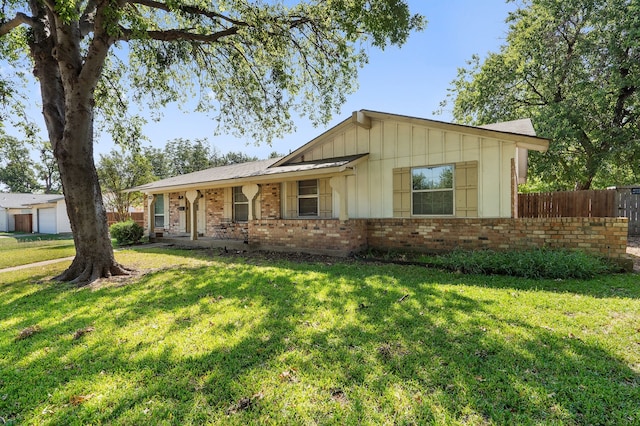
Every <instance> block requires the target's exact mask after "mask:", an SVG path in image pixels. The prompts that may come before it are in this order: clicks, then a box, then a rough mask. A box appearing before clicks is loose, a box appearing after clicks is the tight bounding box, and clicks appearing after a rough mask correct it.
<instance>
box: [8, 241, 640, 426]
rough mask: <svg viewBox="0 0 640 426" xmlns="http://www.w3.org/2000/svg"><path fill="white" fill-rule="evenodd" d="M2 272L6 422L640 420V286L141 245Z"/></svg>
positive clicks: (615, 280) (617, 280) (631, 280)
mask: <svg viewBox="0 0 640 426" xmlns="http://www.w3.org/2000/svg"><path fill="white" fill-rule="evenodd" d="M116 256H117V257H118V259H119V261H121V262H124V263H125V264H129V265H138V266H139V267H145V268H166V265H176V266H175V267H171V268H168V269H161V270H158V271H156V272H152V273H149V274H147V275H145V276H143V277H140V278H138V279H137V280H136V281H134V282H133V283H130V284H128V285H122V286H118V285H112V286H108V287H104V288H101V289H88V288H85V289H74V288H70V287H68V286H66V285H64V284H55V283H51V282H49V281H46V280H45V278H47V277H49V276H51V275H53V274H55V273H57V272H59V271H60V269H61V268H62V266H60V265H52V266H49V267H47V268H44V269H38V270H37V271H33V270H24V271H18V272H13V273H8V274H7V273H5V274H1V275H0V417H2V420H0V422H2V423H8V424H12V423H14V424H18V423H19V424H89V423H91V424H103V423H107V424H220V423H224V424H238V425H240V424H430V423H436V424H461V425H484V424H568V425H574V424H634V423H635V424H637V423H638V422H640V406H639V405H638V401H639V400H640V339H639V337H638V336H639V331H640V330H639V329H638V326H639V324H640V286H639V285H638V276H637V275H632V274H626V275H622V274H620V275H609V276H599V277H597V278H594V279H590V280H528V279H514V278H509V277H498V276H481V275H461V274H456V273H446V272H441V271H437V270H431V269H427V268H424V267H418V266H398V265H377V264H370V263H367V264H363V263H341V262H335V263H334V262H330V263H326V262H325V263H300V264H298V263H290V262H285V261H267V260H260V259H243V258H240V257H238V258H220V257H208V256H205V255H201V254H198V253H197V252H186V251H179V250H171V251H157V250H153V249H147V250H141V249H137V250H125V251H122V252H119V253H117V255H116Z"/></svg>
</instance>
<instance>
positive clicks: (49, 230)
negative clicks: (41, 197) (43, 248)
mask: <svg viewBox="0 0 640 426" xmlns="http://www.w3.org/2000/svg"><path fill="white" fill-rule="evenodd" d="M38 232H40V233H41V234H55V233H56V209H55V208H51V209H38Z"/></svg>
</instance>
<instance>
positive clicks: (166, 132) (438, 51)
mask: <svg viewBox="0 0 640 426" xmlns="http://www.w3.org/2000/svg"><path fill="white" fill-rule="evenodd" d="M409 4H410V8H411V9H412V12H414V13H420V14H422V15H424V16H425V17H426V18H427V20H428V24H427V27H426V29H425V30H424V31H422V32H420V33H414V34H412V35H411V37H410V38H409V40H408V42H407V43H406V44H405V45H404V46H403V47H401V48H395V47H390V48H387V49H385V50H384V51H380V50H378V49H373V48H371V49H370V50H369V63H368V64H367V65H366V66H365V67H364V68H363V69H361V70H360V75H359V89H358V90H357V92H355V93H354V94H352V95H350V96H349V98H348V101H347V103H346V104H345V105H344V106H343V107H342V110H341V113H340V114H337V115H336V116H335V117H334V119H333V120H332V122H330V123H328V124H327V125H326V126H321V127H317V128H314V127H313V126H311V125H310V123H309V122H308V121H307V120H306V119H304V118H300V119H298V120H297V121H296V127H297V131H296V132H295V133H294V134H291V135H288V136H286V137H284V138H282V139H278V140H275V141H274V142H273V144H272V145H271V146H266V145H263V146H258V147H256V146H255V145H253V144H252V143H251V142H250V141H244V140H237V139H234V138H233V137H230V136H216V137H214V136H213V132H214V127H215V123H214V121H213V120H212V119H211V118H209V116H207V115H206V114H199V113H193V112H185V111H182V110H179V109H178V108H176V107H171V108H169V109H167V110H165V111H164V116H163V118H162V119H161V120H160V121H159V122H156V121H152V120H149V123H148V124H147V125H146V127H145V129H144V130H145V134H146V135H147V136H148V137H149V138H150V140H151V144H152V145H153V146H156V147H162V146H164V144H165V143H166V142H167V141H168V140H171V139H175V138H180V137H182V138H186V139H191V140H193V139H196V138H207V139H208V140H209V141H210V142H211V145H212V146H215V147H216V148H217V149H218V150H219V151H221V152H222V153H226V152H229V151H243V152H245V153H247V154H250V155H255V156H258V157H259V158H266V157H267V156H268V155H269V153H270V152H272V151H277V152H279V153H288V152H289V151H290V150H294V149H296V148H297V147H299V146H301V145H303V144H304V143H306V142H308V141H309V140H311V139H313V138H314V137H315V136H317V135H319V134H320V133H322V132H324V131H325V130H326V129H328V128H330V127H332V126H333V125H335V124H337V123H339V122H340V121H342V120H344V119H345V118H347V117H349V116H350V115H351V112H352V111H355V110H359V109H370V110H375V111H383V112H390V113H396V114H404V115H410V116H415V117H423V118H433V119H436V120H441V121H451V115H450V114H449V113H448V112H446V111H445V113H444V114H441V115H434V114H433V112H434V111H435V110H437V109H438V108H439V104H440V102H441V101H442V100H443V99H445V97H446V94H447V88H448V87H450V82H451V81H452V80H453V79H454V78H455V77H456V73H457V69H458V68H459V67H463V66H465V61H467V60H468V59H469V58H470V57H471V55H473V54H478V55H480V56H481V57H484V56H485V55H486V54H487V53H488V52H495V51H497V50H498V49H499V47H500V45H501V44H503V43H504V39H505V36H506V32H507V25H506V24H505V19H506V17H507V14H508V12H509V11H511V10H514V9H515V5H514V3H506V2H505V0H447V1H442V0H409ZM36 93H37V92H36ZM34 102H36V101H34ZM40 104H41V102H40V99H37V105H34V113H36V114H37V113H38V111H39V110H40V106H39V105H40ZM43 136H44V133H43ZM112 148H113V144H112V143H111V141H110V139H109V138H108V135H102V136H101V137H100V138H99V139H98V140H97V143H96V146H95V155H96V160H97V157H98V155H99V154H103V153H106V152H108V151H109V150H110V149H112Z"/></svg>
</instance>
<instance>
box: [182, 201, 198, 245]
mask: <svg viewBox="0 0 640 426" xmlns="http://www.w3.org/2000/svg"><path fill="white" fill-rule="evenodd" d="M199 196H200V192H199V191H197V190H191V191H187V192H186V193H185V198H186V199H187V201H188V202H189V217H188V218H187V220H188V221H189V222H188V223H190V224H191V228H190V229H189V239H190V240H191V241H195V240H197V239H198V210H197V208H196V203H197V202H198V197H199Z"/></svg>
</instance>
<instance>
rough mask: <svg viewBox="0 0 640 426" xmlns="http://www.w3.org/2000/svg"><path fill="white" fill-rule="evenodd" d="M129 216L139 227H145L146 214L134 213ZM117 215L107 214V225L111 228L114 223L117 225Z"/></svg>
mask: <svg viewBox="0 0 640 426" xmlns="http://www.w3.org/2000/svg"><path fill="white" fill-rule="evenodd" d="M129 216H130V217H131V219H133V221H134V222H136V223H137V224H138V225H140V226H143V227H144V213H143V212H133V213H129ZM116 222H117V220H116V214H115V213H113V212H107V224H108V225H109V226H111V225H113V224H114V223H116Z"/></svg>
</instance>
